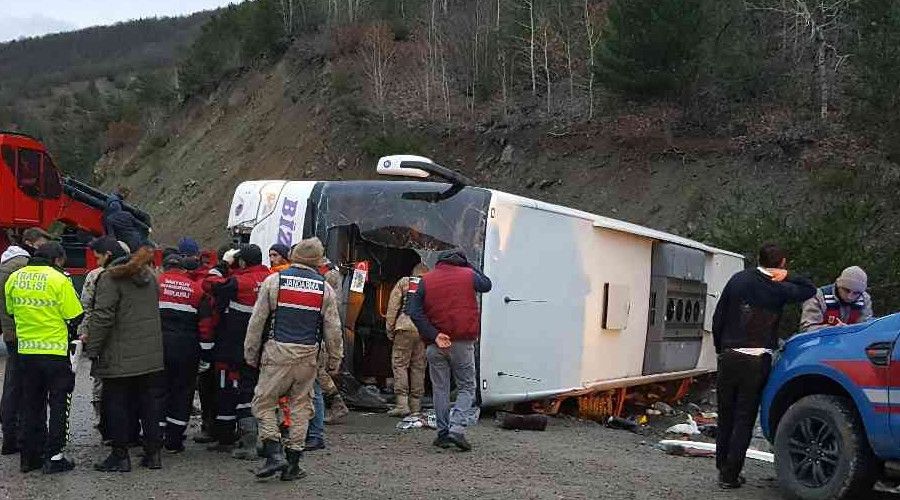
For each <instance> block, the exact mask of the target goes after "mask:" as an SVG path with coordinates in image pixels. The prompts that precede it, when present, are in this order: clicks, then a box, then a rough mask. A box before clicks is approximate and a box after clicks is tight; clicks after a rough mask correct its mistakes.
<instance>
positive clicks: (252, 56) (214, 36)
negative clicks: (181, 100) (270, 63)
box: [179, 0, 320, 96]
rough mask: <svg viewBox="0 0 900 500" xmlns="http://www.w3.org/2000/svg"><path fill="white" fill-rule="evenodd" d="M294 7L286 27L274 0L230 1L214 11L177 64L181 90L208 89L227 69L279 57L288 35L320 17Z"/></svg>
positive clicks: (225, 73)
mask: <svg viewBox="0 0 900 500" xmlns="http://www.w3.org/2000/svg"><path fill="white" fill-rule="evenodd" d="M295 8H296V9H297V12H296V13H295V16H296V18H298V20H297V21H294V26H290V27H287V26H285V23H284V18H283V16H282V12H281V6H280V4H279V2H278V1H277V0H251V1H246V2H244V3H241V4H238V5H234V4H232V5H229V6H228V7H227V8H225V9H223V10H222V11H220V12H219V13H218V14H216V15H214V16H213V17H212V18H211V19H210V20H209V22H208V23H206V24H205V25H204V26H203V28H202V30H201V33H200V36H198V37H197V39H196V40H194V43H193V44H192V45H191V47H190V49H189V50H188V51H187V53H186V54H185V56H184V57H183V58H182V60H181V63H180V65H179V81H180V84H181V88H182V91H183V92H184V94H185V95H186V96H190V95H193V94H198V93H203V92H208V91H210V90H212V89H213V88H214V87H215V86H216V85H217V84H218V82H219V81H220V80H221V79H222V78H223V77H225V76H226V75H228V74H229V73H232V72H235V71H237V70H239V69H241V68H244V67H247V66H250V65H251V64H253V63H254V62H256V61H259V60H272V59H275V58H277V57H279V56H280V55H281V54H282V53H284V51H285V50H286V49H287V47H288V45H289V44H290V40H291V37H292V36H294V35H295V34H297V32H299V31H300V30H302V29H310V28H311V27H312V26H314V24H315V23H316V22H318V20H319V17H320V16H319V14H318V11H316V12H314V13H309V12H307V10H305V8H304V7H303V6H302V5H300V4H298V5H297V6H296V7H295ZM309 8H310V9H314V8H315V7H312V6H310V7H309ZM301 14H303V15H301Z"/></svg>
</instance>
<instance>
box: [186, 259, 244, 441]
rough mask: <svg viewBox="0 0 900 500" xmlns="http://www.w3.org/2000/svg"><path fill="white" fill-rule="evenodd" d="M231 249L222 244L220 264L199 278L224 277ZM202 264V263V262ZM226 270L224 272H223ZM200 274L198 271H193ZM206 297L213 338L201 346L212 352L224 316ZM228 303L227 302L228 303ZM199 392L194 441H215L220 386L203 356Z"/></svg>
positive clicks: (207, 296)
mask: <svg viewBox="0 0 900 500" xmlns="http://www.w3.org/2000/svg"><path fill="white" fill-rule="evenodd" d="M229 250H237V249H236V248H235V246H234V245H233V244H231V243H229V244H226V245H222V246H220V247H219V248H218V250H217V253H216V255H217V257H218V263H219V264H220V266H217V267H210V268H209V269H208V271H207V272H206V274H204V275H202V276H199V277H198V280H199V281H200V282H201V283H202V282H203V280H205V279H206V278H207V277H209V276H217V277H223V276H226V275H227V274H228V272H227V271H228V268H227V267H226V266H227V263H225V261H223V260H222V259H223V258H224V257H225V253H226V252H228V251H229ZM201 264H202V263H201ZM223 271H224V273H223ZM193 274H195V275H196V274H198V273H196V272H195V273H193ZM206 298H207V300H208V301H209V303H210V309H211V312H212V318H211V319H210V323H211V328H212V329H213V339H212V340H210V341H208V342H204V343H203V344H201V348H203V349H207V350H209V351H210V352H211V353H212V352H213V351H214V348H215V332H216V331H218V328H219V324H220V322H221V317H222V312H223V311H222V307H221V306H220V305H219V304H217V303H216V301H215V298H214V297H213V296H212V295H210V294H209V293H207V294H206ZM226 305H227V304H226ZM211 359H212V357H211ZM197 371H198V374H197V394H198V396H199V397H200V415H201V424H200V434H198V435H196V436H194V442H195V443H200V444H209V443H215V442H216V441H217V439H216V436H215V428H216V414H217V413H218V403H217V401H216V396H217V392H218V387H219V381H218V380H217V379H216V372H215V370H213V369H212V362H206V361H204V360H203V358H202V357H201V359H200V366H199V368H198V369H197Z"/></svg>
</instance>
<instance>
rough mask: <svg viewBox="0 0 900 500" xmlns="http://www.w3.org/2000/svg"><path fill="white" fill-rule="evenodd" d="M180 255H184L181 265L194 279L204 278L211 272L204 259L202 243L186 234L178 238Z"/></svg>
mask: <svg viewBox="0 0 900 500" xmlns="http://www.w3.org/2000/svg"><path fill="white" fill-rule="evenodd" d="M178 255H180V256H181V257H182V259H181V267H182V268H183V269H184V270H185V271H187V273H188V275H189V276H190V277H191V279H192V280H195V281H197V280H202V279H204V278H206V275H208V274H209V269H210V268H209V266H207V265H206V264H205V263H203V261H202V256H201V255H200V245H198V244H197V242H196V241H195V240H194V239H193V238H189V237H187V236H185V237H184V238H181V239H180V240H178Z"/></svg>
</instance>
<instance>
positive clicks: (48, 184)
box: [41, 153, 63, 200]
mask: <svg viewBox="0 0 900 500" xmlns="http://www.w3.org/2000/svg"><path fill="white" fill-rule="evenodd" d="M43 157H44V175H42V176H41V193H42V194H43V195H44V198H47V199H51V200H55V199H57V198H59V197H60V195H62V191H63V189H62V182H61V181H60V179H59V169H57V168H56V165H54V164H53V160H51V159H50V155H48V154H47V153H44V154H43Z"/></svg>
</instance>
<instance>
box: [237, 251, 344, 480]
mask: <svg viewBox="0 0 900 500" xmlns="http://www.w3.org/2000/svg"><path fill="white" fill-rule="evenodd" d="M323 254H324V249H323V247H322V242H320V241H319V240H318V238H312V239H308V240H303V241H301V242H300V243H298V244H297V245H296V246H295V247H294V248H293V250H291V262H292V263H293V264H292V266H291V267H290V268H289V269H286V270H284V271H282V272H280V273H278V274H273V275H272V276H270V277H269V278H268V279H266V280H265V282H263V284H262V287H261V289H260V292H259V300H258V301H257V302H256V306H255V307H254V308H253V316H252V317H251V319H250V324H249V326H248V329H247V339H246V342H245V344H244V359H245V361H246V362H247V364H249V365H252V366H257V364H258V365H259V367H260V376H259V384H257V386H256V392H255V394H254V396H253V414H254V415H255V416H256V418H257V419H258V420H259V427H260V437H261V438H262V440H263V450H264V454H265V456H266V462H265V464H264V465H263V466H262V468H261V469H259V471H257V473H256V475H257V477H259V478H267V477H271V476H274V475H275V474H277V473H279V472H280V473H281V479H282V480H284V481H290V480H293V479H298V478H301V477H303V476H305V475H306V473H305V472H304V471H303V470H302V469H300V465H299V460H300V457H301V456H302V455H303V447H304V444H305V443H304V441H305V437H306V430H307V425H308V423H309V418H310V416H311V414H312V408H311V406H310V398H311V396H312V390H313V382H314V381H315V380H316V373H317V365H318V360H317V356H318V352H319V344H320V343H321V342H322V341H323V337H324V342H325V344H327V349H326V351H327V352H328V359H327V369H328V371H329V372H332V373H334V372H336V371H337V370H338V368H339V367H340V364H341V358H342V357H343V339H342V337H341V322H340V317H339V313H338V302H337V298H336V297H335V293H334V289H332V287H331V285H329V284H328V283H326V281H325V278H324V277H323V276H322V275H321V274H319V273H318V272H317V270H316V266H317V265H318V263H319V262H321V260H322V256H323ZM270 318H271V323H270V324H271V334H270V338H269V339H268V340H267V341H266V342H265V345H264V346H262V357H260V355H259V350H260V341H261V339H262V336H263V330H264V329H265V325H266V323H267V321H268V320H269V319H270ZM285 394H286V395H288V397H289V398H290V408H291V418H292V423H291V427H290V431H289V436H288V438H287V439H286V443H285V447H286V448H287V460H285V457H284V450H283V447H282V443H281V434H280V432H279V429H278V412H277V409H278V399H279V397H281V396H282V395H285Z"/></svg>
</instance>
